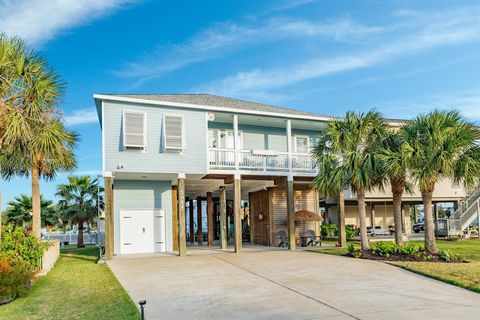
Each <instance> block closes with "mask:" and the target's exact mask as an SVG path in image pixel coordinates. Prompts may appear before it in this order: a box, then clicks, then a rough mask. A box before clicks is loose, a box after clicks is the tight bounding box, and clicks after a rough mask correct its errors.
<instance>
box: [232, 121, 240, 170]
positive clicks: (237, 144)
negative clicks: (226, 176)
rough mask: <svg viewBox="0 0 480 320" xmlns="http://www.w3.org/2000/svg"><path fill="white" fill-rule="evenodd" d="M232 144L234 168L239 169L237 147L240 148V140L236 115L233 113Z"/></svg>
mask: <svg viewBox="0 0 480 320" xmlns="http://www.w3.org/2000/svg"><path fill="white" fill-rule="evenodd" d="M233 146H234V148H235V170H237V171H238V170H239V169H240V166H239V162H240V159H239V155H238V149H239V148H240V141H239V140H238V116H237V115H236V114H235V115H233Z"/></svg>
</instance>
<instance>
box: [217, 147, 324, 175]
mask: <svg viewBox="0 0 480 320" xmlns="http://www.w3.org/2000/svg"><path fill="white" fill-rule="evenodd" d="M208 162H209V168H210V169H213V170H234V169H235V150H234V149H218V148H210V149H209V151H208ZM238 167H239V169H240V170H248V171H270V172H271V171H276V172H288V153H287V152H265V153H258V152H255V151H254V150H239V151H238ZM292 171H294V172H306V173H315V172H316V166H315V161H314V160H313V159H312V157H311V156H310V155H309V154H303V153H293V154H292Z"/></svg>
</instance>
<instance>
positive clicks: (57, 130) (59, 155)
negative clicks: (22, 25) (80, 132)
mask: <svg viewBox="0 0 480 320" xmlns="http://www.w3.org/2000/svg"><path fill="white" fill-rule="evenodd" d="M0 71H1V73H0V74H1V76H0V79H1V82H0V90H1V91H0V173H1V176H2V177H3V178H6V179H11V178H12V177H13V176H15V175H20V176H30V175H31V177H32V212H33V223H32V233H33V234H34V235H35V236H37V237H40V224H41V221H40V219H41V218H40V188H39V179H40V178H42V177H43V178H46V179H50V178H53V177H54V176H55V175H56V172H57V171H59V170H71V169H73V168H75V165H76V162H75V157H74V154H73V149H74V146H75V143H76V142H77V141H78V136H77V134H76V133H75V132H73V131H70V130H67V129H66V128H65V127H64V125H63V123H62V121H61V118H60V114H59V112H58V110H57V106H58V102H59V99H60V97H61V96H62V93H63V88H64V86H63V84H62V83H61V82H60V81H59V77H58V75H56V74H55V73H54V72H53V71H52V70H51V69H50V68H49V67H48V66H47V63H46V61H45V60H44V59H43V58H41V57H40V56H39V55H38V54H36V53H35V52H34V51H33V50H31V49H30V48H29V47H28V46H27V45H26V44H25V42H23V41H22V40H21V39H19V38H9V37H7V36H6V35H5V34H0Z"/></svg>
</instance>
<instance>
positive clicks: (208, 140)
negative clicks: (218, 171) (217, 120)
mask: <svg viewBox="0 0 480 320" xmlns="http://www.w3.org/2000/svg"><path fill="white" fill-rule="evenodd" d="M208 115H209V113H208V112H205V125H206V130H205V131H206V133H205V134H206V135H207V137H206V138H207V139H206V140H205V141H207V147H206V148H205V154H206V156H205V159H207V161H206V164H205V165H206V167H207V168H206V170H207V171H208V167H209V164H210V159H209V157H208V156H209V150H210V129H208Z"/></svg>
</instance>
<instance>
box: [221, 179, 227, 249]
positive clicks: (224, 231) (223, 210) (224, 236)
mask: <svg viewBox="0 0 480 320" xmlns="http://www.w3.org/2000/svg"><path fill="white" fill-rule="evenodd" d="M220 247H221V248H222V249H227V195H226V192H225V187H220Z"/></svg>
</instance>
